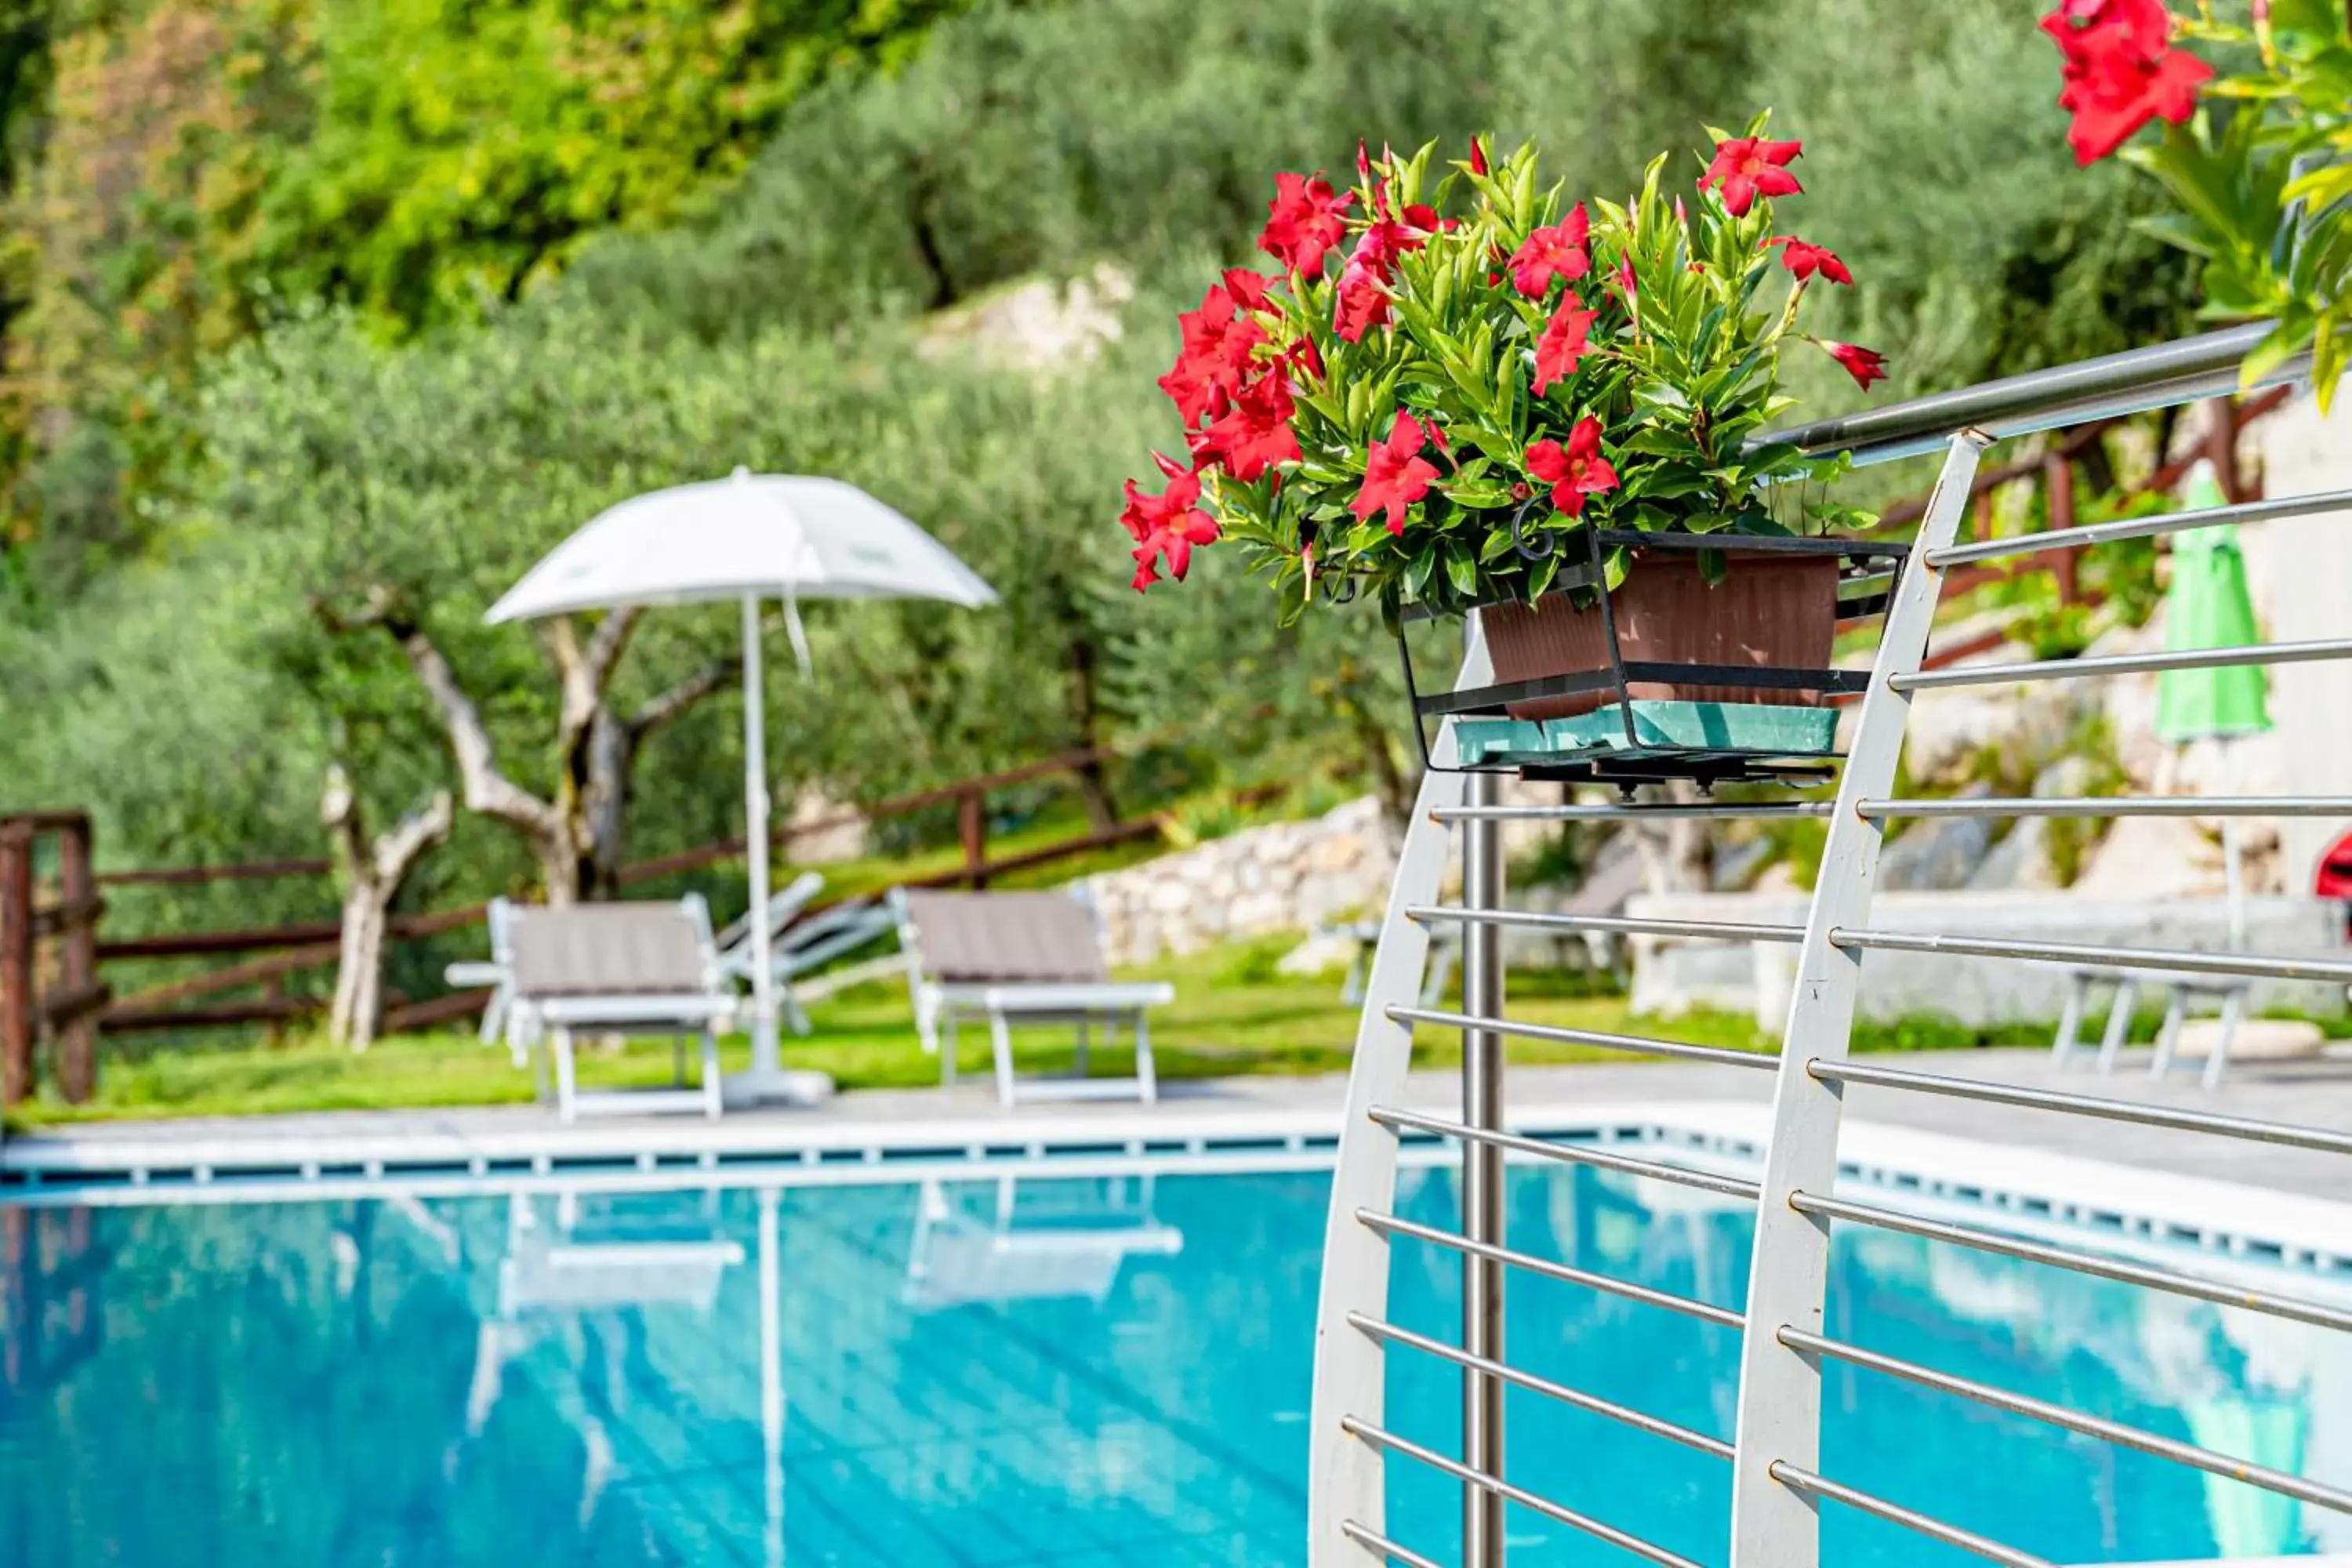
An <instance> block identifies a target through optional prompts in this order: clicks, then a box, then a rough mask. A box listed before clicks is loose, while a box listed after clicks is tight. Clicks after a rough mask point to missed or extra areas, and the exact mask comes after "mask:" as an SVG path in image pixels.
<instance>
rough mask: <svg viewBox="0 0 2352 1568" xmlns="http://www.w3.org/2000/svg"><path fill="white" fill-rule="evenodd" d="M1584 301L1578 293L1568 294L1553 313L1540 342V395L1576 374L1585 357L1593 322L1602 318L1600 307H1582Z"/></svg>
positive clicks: (1537, 372)
mask: <svg viewBox="0 0 2352 1568" xmlns="http://www.w3.org/2000/svg"><path fill="white" fill-rule="evenodd" d="M1582 302H1583V301H1581V300H1579V299H1577V297H1576V296H1575V295H1574V294H1568V295H1564V296H1563V297H1562V298H1561V300H1560V301H1559V310H1556V311H1554V312H1553V313H1552V318H1551V321H1550V323H1549V325H1547V326H1546V327H1545V328H1544V330H1543V336H1542V337H1541V338H1539V339H1538V340H1537V342H1536V395H1537V396H1538V397H1540V396H1542V395H1543V394H1544V389H1545V388H1547V387H1549V386H1550V385H1551V384H1552V383H1553V382H1555V381H1562V380H1565V379H1567V378H1568V377H1569V376H1571V375H1574V374H1576V366H1577V363H1578V362H1579V361H1580V360H1582V359H1583V358H1584V355H1585V353H1586V352H1587V349H1588V347H1589V345H1588V344H1587V342H1586V341H1585V340H1586V339H1587V338H1588V337H1589V336H1590V335H1591V331H1592V323H1593V322H1594V321H1597V320H1599V319H1600V316H1601V312H1600V311H1598V310H1580V309H1578V307H1579V306H1580V304H1582Z"/></svg>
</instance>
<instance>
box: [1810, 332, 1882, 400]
mask: <svg viewBox="0 0 2352 1568" xmlns="http://www.w3.org/2000/svg"><path fill="white" fill-rule="evenodd" d="M1813 342H1817V343H1819V344H1821V345H1822V349H1823V350H1824V351H1825V352H1826V353H1828V354H1829V356H1830V358H1832V359H1833V360H1835V361H1837V362H1838V363H1840V364H1842V365H1843V366H1845V373H1846V374H1848V375H1850V376H1852V377H1853V384H1855V385H1856V386H1859V387H1861V388H1862V389H1863V390H1864V392H1867V391H1869V390H1870V384H1871V383H1872V382H1874V381H1885V379H1886V356H1885V354H1883V353H1879V352H1878V351H1877V350H1876V349H1865V348H1860V347H1857V346H1856V345H1854V344H1853V343H1839V342H1831V341H1830V340H1829V339H1827V338H1815V339H1814V340H1813Z"/></svg>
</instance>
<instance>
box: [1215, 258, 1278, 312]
mask: <svg viewBox="0 0 2352 1568" xmlns="http://www.w3.org/2000/svg"><path fill="white" fill-rule="evenodd" d="M1272 281H1273V279H1270V278H1267V277H1265V275H1264V274H1263V273H1257V272H1252V271H1251V270H1250V269H1249V268H1246V267H1236V268H1232V269H1231V270H1229V271H1227V272H1226V274H1225V292H1226V293H1228V294H1230V295H1232V296H1233V297H1234V304H1236V305H1239V306H1240V307H1241V308H1242V309H1243V310H1265V289H1266V285H1267V284H1269V283H1271V282H1272Z"/></svg>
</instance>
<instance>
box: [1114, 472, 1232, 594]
mask: <svg viewBox="0 0 2352 1568" xmlns="http://www.w3.org/2000/svg"><path fill="white" fill-rule="evenodd" d="M1151 460H1152V461H1153V462H1155V463H1157V464H1159V465H1160V472H1161V473H1163V474H1166V475H1167V476H1168V488H1167V489H1165V490H1164V491H1162V492H1161V493H1160V494H1159V495H1156V496H1150V495H1145V494H1144V493H1143V492H1142V491H1141V490H1139V489H1137V488H1136V484H1135V481H1134V480H1133V479H1129V480H1128V481H1127V506H1126V508H1125V509H1124V510H1121V511H1120V513H1119V516H1118V521H1120V522H1121V523H1122V524H1123V525H1125V527H1126V529H1127V531H1128V532H1129V534H1130V535H1131V536H1132V537H1133V538H1134V540H1135V549H1134V551H1133V552H1132V553H1133V555H1134V557H1135V563H1136V565H1135V577H1134V580H1133V582H1134V587H1135V590H1136V592H1137V593H1141V592H1142V591H1143V590H1144V589H1145V588H1147V587H1149V586H1150V585H1151V584H1154V583H1157V582H1158V581H1160V571H1159V565H1158V563H1159V561H1160V558H1161V557H1165V558H1166V560H1167V562H1168V569H1169V571H1170V572H1171V573H1172V574H1174V575H1175V577H1176V580H1177V581H1178V582H1180V583H1181V582H1182V581H1183V580H1184V574H1185V573H1186V572H1188V571H1190V570H1191V569H1192V547H1193V546H1194V545H1196V544H1214V543H1215V542H1217V537H1218V536H1217V520H1216V519H1214V518H1213V517H1211V516H1210V515H1209V514H1208V513H1207V512H1205V511H1202V510H1200V502H1201V476H1200V474H1199V473H1198V472H1197V471H1193V470H1188V469H1186V468H1181V467H1180V466H1178V465H1177V464H1176V463H1174V462H1171V460H1169V459H1168V458H1164V457H1161V456H1160V454H1159V453H1157V452H1154V453H1152V454H1151Z"/></svg>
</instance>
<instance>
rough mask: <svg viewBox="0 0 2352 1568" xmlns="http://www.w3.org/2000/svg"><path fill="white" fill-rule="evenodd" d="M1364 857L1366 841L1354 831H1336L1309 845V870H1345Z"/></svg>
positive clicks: (1307, 858) (1307, 857)
mask: <svg viewBox="0 0 2352 1568" xmlns="http://www.w3.org/2000/svg"><path fill="white" fill-rule="evenodd" d="M1362 858H1364V841H1363V839H1362V838H1361V837H1358V836H1357V835H1356V834H1353V833H1334V834H1332V835H1331V836H1330V837H1328V838H1321V839H1318V840H1317V841H1316V842H1315V843H1313V844H1311V845H1309V846H1308V847H1307V855H1306V860H1307V869H1308V870H1309V871H1344V870H1346V869H1347V868H1349V867H1350V866H1352V865H1354V864H1355V863H1356V862H1357V861H1359V860H1360V859H1362Z"/></svg>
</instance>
